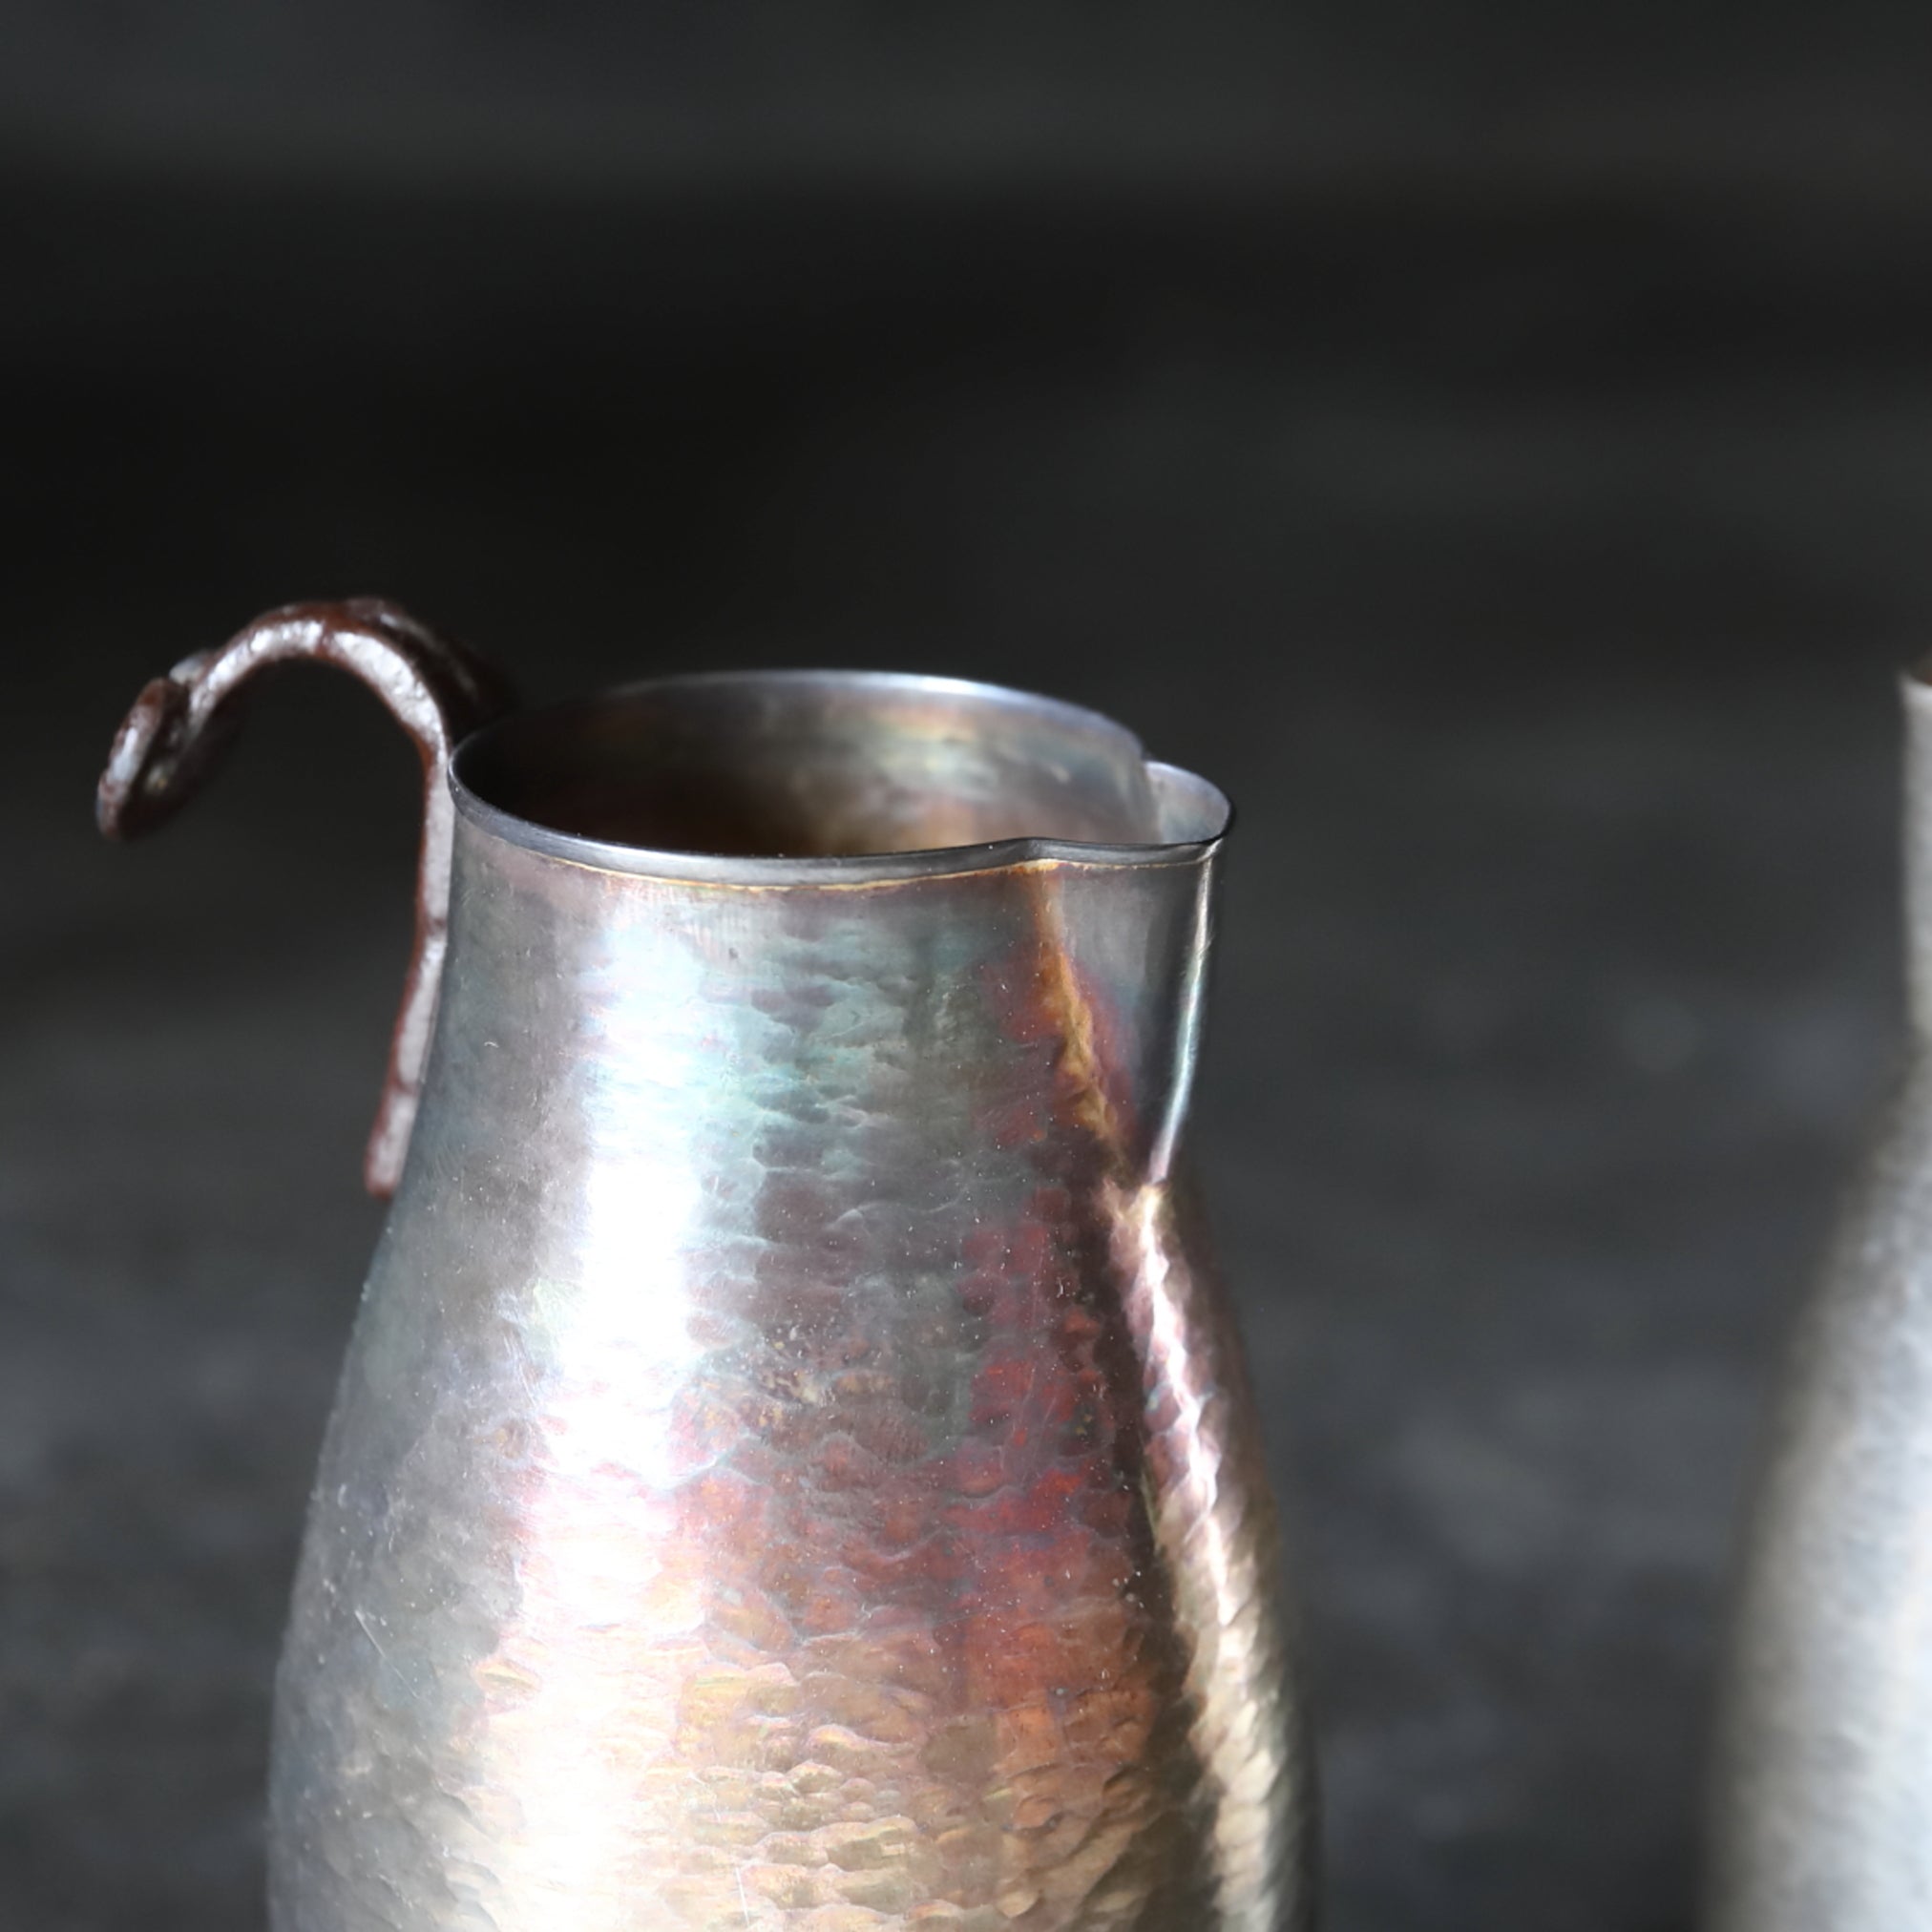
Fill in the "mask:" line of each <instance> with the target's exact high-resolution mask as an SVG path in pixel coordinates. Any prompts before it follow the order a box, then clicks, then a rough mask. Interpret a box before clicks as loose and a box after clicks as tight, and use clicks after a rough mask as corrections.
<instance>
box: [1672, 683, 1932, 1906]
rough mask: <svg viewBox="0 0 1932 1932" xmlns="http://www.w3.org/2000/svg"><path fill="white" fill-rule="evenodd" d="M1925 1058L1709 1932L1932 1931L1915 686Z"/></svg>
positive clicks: (1873, 1196) (1730, 1779)
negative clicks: (1924, 1927)
mask: <svg viewBox="0 0 1932 1932" xmlns="http://www.w3.org/2000/svg"><path fill="white" fill-rule="evenodd" d="M1904 699H1905V717H1906V792H1905V883H1906V893H1905V898H1906V916H1907V925H1908V940H1907V951H1908V968H1909V970H1908V974H1907V980H1908V986H1909V992H1910V1001H1909V1003H1910V1010H1911V1039H1910V1044H1909V1049H1908V1056H1907V1061H1906V1065H1905V1068H1904V1071H1903V1077H1902V1079H1901V1082H1900V1085H1899V1087H1898V1090H1897V1093H1896V1095H1895V1097H1894V1100H1893V1102H1892V1104H1891V1107H1890V1109H1889V1112H1888V1114H1887V1116H1886V1118H1885V1120H1884V1122H1883V1124H1882V1125H1881V1127H1880V1133H1879V1136H1878V1138H1877V1140H1876V1142H1875V1144H1874V1145H1873V1149H1872V1152H1871V1154H1870V1157H1869V1159H1868V1161H1867V1163H1866V1166H1865V1170H1864V1172H1863V1174H1862V1175H1861V1176H1860V1178H1859V1182H1858V1184H1857V1185H1856V1187H1854V1189H1853V1192H1852V1195H1851V1197H1850V1199H1849V1200H1848V1202H1847V1204H1846V1206H1845V1208H1844V1211H1843V1213H1842V1215H1841V1217H1840V1221H1839V1226H1838V1231H1837V1235H1836V1238H1835V1240H1834V1242H1833V1244H1832V1247H1831V1250H1830V1252H1829V1254H1828V1256H1827V1259H1826V1264H1825V1267H1824V1270H1823V1272H1822V1275H1821V1278H1820V1280H1819V1282H1818V1284H1817V1288H1816V1289H1815V1291H1814V1292H1813V1294H1812V1296H1811V1299H1810V1301H1809V1303H1808V1305H1807V1306H1806V1308H1805V1310H1804V1311H1803V1313H1802V1315H1801V1317H1800V1319H1799V1322H1798V1325H1797V1329H1796V1334H1795V1336H1794V1338H1793V1347H1792V1351H1791V1357H1790V1361H1789V1363H1788V1366H1787V1369H1786V1376H1785V1386H1784V1389H1783V1391H1782V1397H1781V1400H1780V1403H1779V1406H1778V1409H1777V1413H1776V1417H1775V1426H1774V1429H1773V1434H1772V1440H1771V1444H1770V1451H1769V1454H1768V1456H1767V1458H1766V1460H1765V1466H1764V1469H1763V1471H1762V1475H1761V1479H1760V1488H1759V1494H1758V1496H1757V1499H1756V1503H1755V1508H1754V1514H1753V1521H1752V1525H1751V1532H1750V1536H1749V1539H1748V1543H1747V1548H1746V1559H1745V1569H1744V1576H1743V1580H1742V1588H1741V1591H1740V1595H1739V1600H1738V1605H1737V1607H1736V1610H1735V1613H1734V1620H1733V1630H1732V1633H1731V1649H1730V1655H1729V1658H1728V1663H1727V1676H1726V1683H1725V1689H1724V1703H1723V1712H1722V1718H1721V1722H1720V1733H1719V1742H1718V1751H1717V1758H1716V1766H1715V1778H1714V1784H1713V1791H1712V1832H1711V1845H1710V1872H1709V1902H1708V1910H1707V1914H1706V1927H1707V1932H1903V1928H1905V1927H1909V1926H1920V1925H1932V1055H1928V1050H1927V1049H1928V1043H1932V687H1928V685H1927V683H1926V682H1925V680H1924V677H1923V676H1917V677H1911V678H1908V679H1906V681H1905V684H1904Z"/></svg>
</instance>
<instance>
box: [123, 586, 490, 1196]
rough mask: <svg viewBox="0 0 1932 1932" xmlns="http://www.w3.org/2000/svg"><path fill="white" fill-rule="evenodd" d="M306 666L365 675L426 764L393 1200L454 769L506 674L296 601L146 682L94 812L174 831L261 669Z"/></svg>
mask: <svg viewBox="0 0 1932 1932" xmlns="http://www.w3.org/2000/svg"><path fill="white" fill-rule="evenodd" d="M302 662H317V663H325V664H333V665H335V666H336V667H337V668H338V669H339V670H345V671H347V672H349V673H351V674H352V675H353V676H355V677H357V678H359V679H361V680H362V682H363V683H365V684H367V685H368V686H369V688H370V689H371V690H373V691H374V692H375V694H376V695H377V696H378V697H379V698H380V699H381V700H382V701H383V703H384V704H385V705H387V706H388V708H389V712H390V714H391V716H393V717H394V718H395V720H396V722H397V723H398V724H399V725H402V727H403V729H404V730H405V731H407V732H408V733H409V735H410V740H411V742H412V743H413V744H414V745H415V746H416V750H417V752H418V754H419V756H420V757H421V759H422V762H423V843H422V852H421V857H420V860H419V862H418V865H417V872H416V937H415V947H414V951H413V953H412V955H411V957H410V969H409V974H408V977H407V978H406V979H405V981H404V984H403V1000H402V1006H401V1008H400V1010H399V1011H398V1013H397V1015H396V1026H395V1032H394V1035H393V1036H392V1038H391V1040H390V1042H389V1072H388V1075H387V1077H386V1079H385V1081H384V1082H383V1095H382V1101H381V1103H380V1105H379V1106H378V1108H377V1111H376V1122H375V1127H374V1130H373V1131H372V1132H371V1134H370V1136H369V1142H368V1152H367V1154H366V1155H365V1157H364V1161H363V1178H364V1180H365V1182H366V1183H367V1185H368V1189H369V1191H370V1192H371V1193H372V1194H376V1195H379V1196H384V1197H387V1196H388V1195H389V1194H391V1193H393V1192H394V1190H395V1186H396V1182H397V1180H398V1179H399V1177H400V1176H401V1174H402V1169H403V1156H404V1154H405V1153H406V1152H407V1150H408V1148H409V1143H410V1128H411V1126H412V1125H413V1124H414V1123H415V1117H416V1105H417V1103H418V1100H419V1099H420V1097H421V1093H422V1083H423V1072H424V1066H425V1063H426V1062H427V1061H428V1058H429V1051H430V1035H431V1023H432V1021H433V1020H434V1019H435V1011H436V994H437V988H438V985H439V983H440V981H441V978H442V971H443V956H444V954H445V952H446V951H447V949H448V944H449V914H450V857H451V842H452V837H453V834H454V830H455V809H454V807H453V805H452V801H451V798H450V791H449V787H448V785H447V784H446V783H445V782H444V774H445V769H446V767H447V766H448V763H449V758H450V753H451V752H452V750H453V749H454V747H455V746H456V745H457V744H458V742H459V741H460V740H462V739H463V738H465V737H467V736H468V735H469V734H470V733H471V732H472V731H473V730H475V729H476V728H477V727H478V726H480V725H486V724H488V723H489V722H490V720H491V719H493V718H495V717H498V716H500V715H501V714H502V713H503V712H505V711H507V710H509V709H510V708H511V704H512V700H511V696H510V692H509V689H508V687H507V685H506V684H505V683H504V682H503V680H502V678H501V677H500V675H499V674H498V673H497V672H496V671H495V670H494V667H493V666H491V665H490V664H489V663H487V662H485V661H484V660H482V659H481V658H478V657H477V656H476V655H475V653H473V651H470V650H469V649H467V648H466V647H465V646H463V645H461V644H459V643H457V642H455V641H453V640H452V639H450V638H446V637H443V636H441V635H440V634H439V633H437V632H435V631H432V630H431V629H430V627H429V626H428V625H427V624H423V623H420V622H418V621H417V620H415V619H414V618H412V617H410V614H409V613H408V612H407V611H405V610H403V609H401V608H400V607H399V606H398V605H396V604H392V603H389V602H387V601H385V600H384V599H381V598H349V599H345V600H343V601H342V602H339V603H300V604H286V605H284V607H283V608H282V609H280V610H274V611H269V612H268V613H266V614H265V615H264V616H263V617H259V618H257V619H256V620H255V621H254V622H253V623H251V624H248V625H245V626H244V627H243V628H242V630H240V631H238V632H237V633H236V634H235V636H233V637H232V638H230V639H229V640H228V641H227V642H226V643H225V644H221V645H219V646H217V647H216V648H215V649H214V650H211V651H201V652H198V653H197V654H196V655H195V656H194V657H191V658H184V659H183V660H182V661H181V662H179V664H177V665H176V666H175V668H174V669H173V670H172V671H170V672H169V673H168V674H167V676H166V677H164V678H157V679H155V680H153V682H152V683H149V684H147V685H146V686H145V687H144V688H143V690H142V691H141V694H140V696H139V697H138V698H136V700H135V702H134V705H133V707H132V709H130V711H129V712H128V714H127V717H126V718H125V719H124V720H123V721H122V723H121V726H120V729H119V730H118V731H117V732H115V740H114V746H113V748H112V749H111V750H110V752H109V754H108V762H107V767H106V769H105V770H104V771H103V772H102V773H101V778H100V786H99V788H98V791H97V792H96V795H95V802H94V812H95V817H96V818H97V820H98V821H99V824H100V829H101V830H102V831H103V832H105V833H106V834H107V835H108V837H110V838H116V839H120V838H136V837H138V836H140V835H141V834H142V833H144V832H147V831H151V830H154V828H155V827H157V826H158V825H161V824H163V823H165V822H166V820H167V819H168V818H169V817H171V816H172V815H173V813H174V812H175V811H176V810H177V809H179V807H180V806H181V805H183V804H185V803H186V801H187V800H188V799H189V798H191V797H192V796H193V795H194V793H195V790H196V788H198V787H199V786H200V783H201V781H202V780H203V779H204V778H205V777H206V776H207V774H208V773H209V771H210V770H212V769H213V767H214V766H215V765H216V763H217V762H218V761H219V759H220V757H221V750H222V748H223V746H225V745H226V744H227V742H228V740H229V738H230V737H231V736H232V735H233V733H234V730H235V727H236V725H238V724H239V722H240V718H241V712H242V694H243V692H244V690H245V688H246V687H247V686H248V684H249V683H250V682H251V680H252V679H253V678H254V676H255V674H256V673H257V672H259V671H263V670H267V669H269V668H270V667H272V666H275V665H279V664H287V663H302Z"/></svg>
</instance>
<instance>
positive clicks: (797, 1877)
mask: <svg viewBox="0 0 1932 1932" xmlns="http://www.w3.org/2000/svg"><path fill="white" fill-rule="evenodd" d="M453 769H454V777H453V781H452V788H453V793H454V797H455V802H456V807H457V823H456V830H455V842H454V860H455V863H454V888H453V893H452V907H451V938H450V952H449V957H448V964H447V969H446V974H445V980H444V989H443V996H442V999H441V1002H440V1005H439V1008H438V1013H437V1020H436V1032H435V1040H434V1044H433V1048H432V1051H431V1060H430V1067H429V1074H428V1081H427V1086H426V1090H425V1093H424V1098H423V1104H422V1108H421V1111H420V1114H419V1116H418V1119H417V1122H416V1126H415V1131H414V1134H413V1137H412V1139H411V1141H410V1150H409V1157H408V1162H407V1166H406V1167H405V1171H404V1174H403V1178H402V1183H401V1186H400V1187H399V1189H398V1191H397V1194H396V1198H395V1204H394V1207H393V1208H392V1210H391V1214H390V1219H389V1226H388V1229H387V1230H386V1232H385V1235H384V1238H383V1242H382V1245H381V1248H380V1250H379V1251H378V1254H377V1256H376V1259H375V1262H374V1265H373V1268H372V1271H371V1274H370V1278H369V1283H368V1290H367V1292H366V1295H365V1299H364V1304H363V1308H362V1311H361V1314H360V1316H359V1319H358V1323H357V1327H356V1331H355V1336H354V1339H353V1342H352V1344H351V1348H350V1353H349V1357H348V1361H347V1366H346V1368H345V1372H344V1377H343V1382H342V1387H341V1392H340V1395H339V1397H338V1401H337V1406H336V1411H335V1414H334V1416H333V1418H332V1420H331V1423H330V1427H329V1433H328V1439H327V1442H326V1447H325V1450H324V1456H323V1464H322V1470H321V1474H320V1478H319V1481H318V1484H317V1488H316V1492H315V1498H314V1502H313V1505H312V1509H311V1515H310V1522H309V1526H308V1535H307V1540H306V1544H305V1552H304V1557H303V1562H302V1567H301V1573H300V1577H299V1580H298V1584H297V1589H296V1600H295V1607H294V1612H293V1618H292V1623H291V1627H290V1631H289V1637H288V1642H287V1646H286V1649H285V1651H284V1661H283V1666H282V1670H281V1673H280V1677H279V1680H278V1692H277V1707H276V1736H275V1752H274V1772H273V1780H272V1784H273V1788H272V1796H271V1815H272V1832H271V1865H272V1876H271V1903H272V1914H273V1918H274V1922H275V1924H276V1925H277V1927H278V1928H279V1932H375V1928H381V1927H395V1928H409V1932H431V1928H441V1927H459V1926H460V1927H468V1928H478V1932H481V1928H494V1932H539V1928H541V1932H552V1928H557V1927H562V1926H567V1927H569V1928H571V1932H661V1928H662V1932H683V1928H687V1927H688V1928H699V1927H703V1928H711V1932H725V1928H733V1932H735V1928H741V1927H754V1928H772V1932H778V1928H783V1932H808V1928H809V1932H859V1928H889V1927H890V1928H901V1927H905V1928H911V1927H920V1928H925V1927H939V1926H943V1927H948V1928H963V1932H1005V1928H1009V1927H1019V1928H1023V1932H1049V1928H1052V1932H1061V1928H1068V1932H1071V1928H1077V1927H1078V1928H1096V1932H1098V1928H1120V1932H1130V1928H1131V1932H1196V1928H1199V1932H1236V1928H1239V1932H1282V1928H1290V1927H1300V1926H1303V1925H1305V1924H1307V1923H1308V1922H1309V1920H1310V1917H1311V1901H1310V1873H1309V1862H1308V1861H1309V1855H1310V1845H1311V1837H1312V1834H1311V1822H1312V1803H1311V1783H1310V1774H1309V1770H1308V1765H1307V1761H1306V1757H1305V1754H1304V1752H1303V1748H1302V1743H1301V1733H1300V1726H1299V1720H1298V1712H1297V1709H1296V1705H1295V1699H1294V1696H1293V1692H1292V1682H1291V1678H1290V1673H1289V1670H1288V1663H1287V1658H1286V1654H1285V1650H1284V1646H1283V1640H1282V1635H1281V1631H1280V1628H1279V1626H1278V1623H1277V1620H1276V1614H1275V1608H1274V1597H1275V1587H1276V1575H1275V1570H1276V1561H1277V1557H1276V1544H1275V1533H1274V1527H1273V1519H1272V1513H1271V1507H1270V1504H1269V1500H1268V1497H1267V1493H1266V1485H1265V1480H1264V1477H1263V1473H1262V1466H1261V1461H1260V1457H1259V1452H1258V1448H1257V1444H1256V1440H1255V1434H1254V1420H1253V1416H1252V1412H1251V1405H1250V1402H1249V1400H1248V1397H1247V1394H1246V1389H1245V1384H1244V1380H1243V1376H1242V1371H1241V1366H1240V1360H1239V1349H1238V1344H1237V1342H1236V1338H1235V1336H1234V1334H1233V1331H1232V1327H1231V1324H1230V1320H1229V1312H1228V1309H1227V1306H1226V1303H1225V1300H1224V1298H1223V1295H1222V1292H1221V1291H1220V1289H1219V1287H1218V1286H1217V1284H1216V1283H1215V1281H1214V1278H1213V1275H1212V1273H1211V1270H1210V1267H1209V1264H1208V1257H1207V1252H1206V1250H1205V1246H1204V1244H1203V1242H1202V1240H1201V1238H1200V1235H1199V1232H1198V1223H1197V1221H1196V1219H1195V1217H1194V1215H1193V1212H1192V1210H1191V1208H1190V1205H1189V1200H1188V1197H1187V1187H1186V1183H1185V1179H1184V1178H1183V1177H1182V1176H1181V1175H1180V1174H1179V1173H1177V1158H1178V1149H1179V1143H1180V1141H1181V1138H1182V1127H1183V1124H1184V1120H1185V1116H1186V1109H1187V1095H1188V1087H1189V1084H1190V1082H1191V1078H1192V1072H1193V1064H1194V1056H1195V1047H1196V1040H1197V1035H1198V1029H1199V1024H1200V1007H1201V996H1202V981H1203V972H1204V967H1205V963H1206V956H1207V951H1208V939H1209V916H1210V896H1211V891H1212V874H1213V870H1214V863H1215V857H1216V853H1217V851H1218V846H1219V841H1220V837H1221V834H1222V832H1223V830H1224V828H1225V822H1226V816H1227V808H1226V804H1225V801H1223V800H1222V799H1221V797H1220V795H1219V794H1218V793H1216V792H1215V791H1214V790H1213V789H1212V788H1211V787H1208V786H1207V785H1205V784H1204V783H1203V782H1202V781H1200V780H1198V779H1194V778H1191V777H1188V776H1187V774H1184V773H1180V772H1176V771H1173V770H1171V769H1169V768H1167V767H1160V766H1153V765H1149V764H1148V763H1147V762H1146V761H1145V759H1144V757H1143V755H1142V753H1141V750H1140V747H1139V746H1138V744H1137V743H1136V742H1135V741H1134V740H1133V739H1132V738H1131V737H1130V736H1128V734H1126V733H1125V732H1124V731H1122V730H1120V729H1119V727H1117V726H1114V725H1110V724H1108V723H1107V722H1106V721H1104V720H1103V719H1100V718H1098V717H1096V716H1094V715H1093V714H1091V713H1086V712H1082V711H1078V710H1075V709H1073V708H1072V707H1069V706H1064V705H1059V704H1051V703H1049V702H1047V701H1044V700H1040V699H1032V698H1024V697H1020V696H1019V695H1017V694H1014V693H1010V692H1002V691H998V690H994V689H990V688H988V687H983V686H973V685H962V684H956V683H948V682H945V681H938V680H924V679H914V678H896V677H878V676H867V675H835V674H809V675H779V674H772V675H761V676H746V677H739V678H723V679H716V678H713V679H688V680H680V681H672V682H668V683H662V684H658V685H652V686H641V687H638V688H636V689H635V690H633V691H629V692H622V693H618V694H614V695H612V696H611V697H609V698H606V699H602V700H598V701H593V702H591V703H589V704H580V705H576V706H569V707H560V708H559V709H557V710H556V711H551V712H542V713H536V714H531V715H529V716H526V717H520V718H512V719H510V720H507V721H505V722H504V723H503V724H501V725H496V726H494V727H493V728H492V729H490V730H488V731H486V732H484V733H482V734H480V735H479V736H477V737H476V738H474V739H473V740H472V741H471V742H470V743H468V744H467V745H466V746H464V747H463V748H462V750H461V751H460V752H459V754H458V755H457V757H456V759H455V761H454V767H453Z"/></svg>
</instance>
